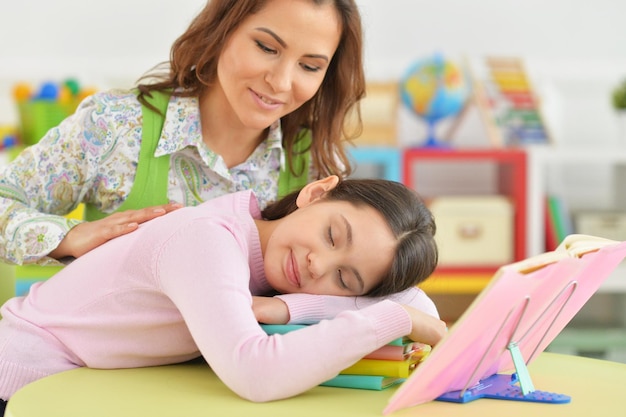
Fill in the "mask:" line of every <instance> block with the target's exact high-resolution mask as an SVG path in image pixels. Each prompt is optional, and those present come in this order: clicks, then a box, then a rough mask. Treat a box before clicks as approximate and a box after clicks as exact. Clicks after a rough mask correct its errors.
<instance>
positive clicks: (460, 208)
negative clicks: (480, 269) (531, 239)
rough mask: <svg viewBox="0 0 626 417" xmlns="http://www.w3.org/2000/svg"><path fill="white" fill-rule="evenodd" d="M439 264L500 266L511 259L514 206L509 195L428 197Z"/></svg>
mask: <svg viewBox="0 0 626 417" xmlns="http://www.w3.org/2000/svg"><path fill="white" fill-rule="evenodd" d="M429 207H430V209H431V211H432V213H433V215H434V216H435V222H436V224H437V233H436V235H435V240H436V241H437V244H438V246H439V265H440V266H501V265H504V264H507V263H510V262H512V261H513V253H514V252H513V243H514V236H513V206H512V204H511V202H510V201H509V199H508V198H506V197H504V196H501V195H490V196H449V197H438V198H435V199H433V200H431V202H430V204H429Z"/></svg>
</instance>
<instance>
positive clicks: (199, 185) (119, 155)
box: [0, 0, 364, 264]
mask: <svg viewBox="0 0 626 417" xmlns="http://www.w3.org/2000/svg"><path fill="white" fill-rule="evenodd" d="M361 49H362V34H361V23H360V18H359V13H358V9H357V6H356V5H355V3H354V1H353V0H295V1H291V0H212V1H210V2H209V3H207V5H206V7H205V8H204V10H202V11H201V12H200V14H199V15H198V16H197V17H196V18H195V19H194V20H193V21H192V23H191V25H190V26H189V28H188V29H187V31H186V32H185V33H183V35H182V36H180V37H179V38H178V40H176V42H175V43H174V44H173V46H172V50H171V56H170V61H169V63H168V65H167V70H166V71H165V72H163V71H161V70H160V69H159V68H156V69H155V70H153V71H151V72H149V73H148V74H147V75H146V76H145V77H144V78H143V79H142V80H141V82H142V83H141V84H140V85H139V86H138V92H137V91H136V90H133V91H109V92H104V93H100V94H96V95H94V96H91V97H89V98H87V99H86V100H85V101H84V102H83V103H82V104H81V105H80V106H79V108H78V109H77V110H76V112H75V114H74V115H72V116H70V117H69V118H67V119H66V120H65V121H63V122H62V123H61V124H60V125H59V126H58V127H56V128H53V129H51V130H50V131H49V132H48V133H47V134H46V135H45V136H44V137H43V138H42V139H41V141H40V142H39V143H38V144H37V145H35V146H32V147H30V148H28V149H27V150H25V151H24V152H23V153H22V154H21V155H20V156H19V157H18V158H17V159H16V160H15V161H14V162H13V163H12V164H11V165H10V166H9V167H8V168H6V169H5V170H4V172H3V173H2V175H0V230H1V231H2V232H1V233H0V259H2V260H4V261H6V262H9V263H15V264H23V263H39V264H46V263H56V261H57V260H62V259H65V258H68V257H69V258H77V257H80V256H82V255H83V254H85V253H86V252H88V251H89V250H91V249H93V248H95V247H97V246H99V245H101V244H102V243H104V242H106V241H107V240H109V239H112V238H114V237H116V236H120V235H122V234H126V233H130V232H132V231H134V230H136V229H137V227H138V225H139V224H140V223H142V222H144V221H147V220H149V219H152V218H154V217H156V216H160V215H163V214H165V213H166V212H169V211H171V210H174V209H176V208H178V207H180V206H181V205H184V206H189V205H197V204H199V203H201V202H202V201H206V200H209V199H211V198H214V197H217V196H220V195H223V194H227V193H231V192H234V191H238V190H245V189H252V190H253V191H254V192H255V194H256V195H257V197H258V199H259V204H260V205H261V207H264V206H265V205H267V203H268V202H270V201H274V200H276V199H277V197H278V195H279V182H280V181H279V177H280V176H281V175H280V172H281V170H282V171H283V172H287V173H288V174H289V175H287V176H286V177H289V176H291V177H298V178H299V179H300V180H299V181H296V187H292V186H288V187H287V190H286V191H289V188H295V189H297V188H300V186H301V185H303V184H304V183H306V182H307V181H308V180H311V179H315V178H319V177H323V176H327V175H331V174H335V175H346V174H348V173H349V170H350V169H349V164H348V161H347V159H346V155H345V151H344V149H343V144H342V142H341V138H342V136H344V135H343V133H344V132H343V126H344V120H345V119H346V114H347V113H348V112H349V111H351V110H352V109H353V108H355V105H356V104H357V102H358V100H359V99H360V98H361V97H362V96H363V94H364V76H363V67H362V50H361ZM152 100H155V101H156V102H155V101H152ZM159 100H161V101H163V100H164V102H165V106H164V107H163V110H162V111H158V105H156V104H155V103H158V102H159ZM146 119H149V120H150V123H149V125H150V126H147V123H146ZM152 124H154V125H155V127H153V126H152ZM161 126H162V127H161ZM148 127H150V129H149V128H148ZM147 131H149V132H151V133H147ZM306 132H311V137H312V141H311V143H310V155H309V154H308V153H306V152H307V150H308V149H309V144H308V142H307V140H308V139H307V138H308V137H309V136H308V135H307V134H306ZM152 146H153V147H152ZM303 154H304V157H303ZM299 158H300V159H301V160H300V162H298V159H299ZM309 159H310V168H308V166H309ZM157 161H158V163H157ZM142 179H143V180H142ZM147 186H153V187H155V189H156V191H154V192H152V191H150V192H145V193H143V191H144V190H145V189H146V187H147ZM137 194H139V197H137V196H136V195H137ZM169 202H174V203H172V204H168V203H169ZM79 203H86V204H87V206H88V213H89V214H90V216H89V220H93V221H89V222H77V221H76V220H70V219H66V218H64V217H62V216H63V215H65V214H67V213H69V212H70V211H71V210H72V209H74V208H75V207H76V206H77V205H78V204H79ZM111 213H116V214H113V215H110V214H111ZM96 219H99V220H96Z"/></svg>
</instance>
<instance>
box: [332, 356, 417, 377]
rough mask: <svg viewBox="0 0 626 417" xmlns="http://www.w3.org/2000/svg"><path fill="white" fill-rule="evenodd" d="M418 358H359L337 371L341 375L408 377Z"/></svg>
mask: <svg viewBox="0 0 626 417" xmlns="http://www.w3.org/2000/svg"><path fill="white" fill-rule="evenodd" d="M417 363H418V360H417V359H414V358H410V359H408V360H404V361H386V360H379V359H361V360H359V361H358V362H356V363H355V364H354V365H352V366H349V367H347V368H346V369H344V370H342V371H341V372H339V374H341V375H347V374H352V375H382V376H390V377H397V378H408V376H409V375H410V374H411V372H412V371H413V369H415V367H416V366H417Z"/></svg>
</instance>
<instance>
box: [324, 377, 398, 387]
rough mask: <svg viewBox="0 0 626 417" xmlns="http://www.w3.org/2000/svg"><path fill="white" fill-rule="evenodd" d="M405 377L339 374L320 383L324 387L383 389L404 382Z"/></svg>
mask: <svg viewBox="0 0 626 417" xmlns="http://www.w3.org/2000/svg"><path fill="white" fill-rule="evenodd" d="M404 380H405V378H388V377H384V376H378V375H337V376H336V377H334V378H331V379H329V380H328V381H325V382H322V383H321V384H320V385H321V386H324V387H338V388H356V389H368V390H373V391H381V390H383V389H385V388H388V387H390V386H392V385H396V384H399V383H401V382H403V381H404Z"/></svg>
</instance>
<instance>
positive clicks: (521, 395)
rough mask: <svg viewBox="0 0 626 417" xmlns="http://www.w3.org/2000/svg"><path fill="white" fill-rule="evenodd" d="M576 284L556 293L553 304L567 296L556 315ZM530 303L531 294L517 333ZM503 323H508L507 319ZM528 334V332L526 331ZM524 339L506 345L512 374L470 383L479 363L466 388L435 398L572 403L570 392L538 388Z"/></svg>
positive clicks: (526, 299)
mask: <svg viewBox="0 0 626 417" xmlns="http://www.w3.org/2000/svg"><path fill="white" fill-rule="evenodd" d="M577 287H578V284H577V283H576V282H572V283H569V284H568V285H567V286H566V287H565V288H564V290H563V291H561V292H560V293H559V294H558V295H557V297H555V298H554V299H553V300H552V302H551V303H550V306H558V303H559V299H561V298H563V299H564V302H563V303H562V304H561V306H560V308H558V310H557V316H558V314H560V313H561V312H562V311H563V307H564V306H565V304H567V302H568V301H569V300H570V299H571V296H572V295H573V293H574V291H576V288H577ZM570 289H571V291H570ZM529 303H530V298H529V297H527V298H525V299H524V302H523V308H522V314H520V315H519V319H518V320H516V323H515V328H514V331H513V334H516V332H517V330H518V328H519V324H520V323H521V321H522V320H523V317H524V312H525V311H526V309H527V308H528V305H529ZM551 310H552V309H548V310H545V311H544V314H543V315H542V316H541V317H540V319H542V320H548V319H550V317H549V314H548V313H547V312H548V311H551ZM557 316H554V317H552V320H551V323H550V327H551V326H552V324H554V323H555V321H556V318H557ZM512 317H514V309H512V310H511V311H510V312H509V314H508V316H507V319H511V320H512ZM504 324H506V322H505V323H504ZM536 325H537V323H535V324H533V326H531V329H530V330H532V329H533V328H534V327H535V326H536ZM530 330H529V331H530ZM499 334H500V333H498V334H497V335H496V337H495V338H494V339H493V343H495V341H496V340H497V336H499ZM527 334H528V332H527V333H526V335H527ZM545 334H547V332H544V336H545ZM523 339H524V336H522V338H521V339H520V340H519V341H513V340H512V339H509V342H508V344H507V347H506V349H507V350H508V351H509V353H510V355H511V360H512V362H513V365H514V366H515V372H514V373H513V374H511V375H509V374H494V375H491V376H490V377H487V378H485V379H483V380H481V381H480V382H479V383H478V384H476V385H473V386H471V387H470V384H471V382H472V381H474V378H475V377H476V371H477V370H478V366H477V367H476V368H475V369H474V372H472V374H471V375H470V378H469V379H468V381H467V383H466V384H465V386H464V387H463V389H461V390H457V391H449V392H446V393H445V394H443V395H441V396H439V397H437V398H436V400H438V401H447V402H456V403H466V402H470V401H474V400H477V399H479V398H490V399H497V400H511V401H528V402H539V403H551V404H564V403H569V402H570V401H571V399H572V398H571V397H570V396H568V395H564V394H557V393H554V392H547V391H539V390H536V389H535V386H534V384H533V381H532V379H531V377H530V373H529V372H528V367H527V366H526V364H527V362H528V361H525V360H524V357H523V355H522V353H521V351H520V348H519V344H520V343H522V342H523ZM493 343H492V345H493ZM538 347H539V345H537V346H536V347H535V348H534V349H533V353H532V354H531V356H534V354H535V353H536V352H537V348H538ZM489 351H490V349H488V350H486V351H485V353H484V355H483V357H482V358H481V360H480V361H479V366H480V364H481V363H482V362H484V360H485V359H486V358H487V355H488V353H489Z"/></svg>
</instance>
